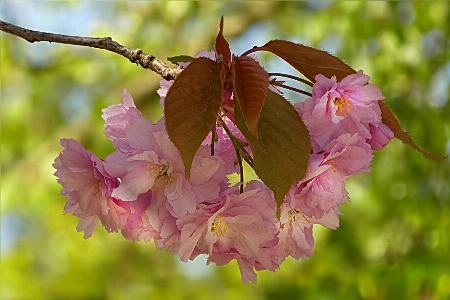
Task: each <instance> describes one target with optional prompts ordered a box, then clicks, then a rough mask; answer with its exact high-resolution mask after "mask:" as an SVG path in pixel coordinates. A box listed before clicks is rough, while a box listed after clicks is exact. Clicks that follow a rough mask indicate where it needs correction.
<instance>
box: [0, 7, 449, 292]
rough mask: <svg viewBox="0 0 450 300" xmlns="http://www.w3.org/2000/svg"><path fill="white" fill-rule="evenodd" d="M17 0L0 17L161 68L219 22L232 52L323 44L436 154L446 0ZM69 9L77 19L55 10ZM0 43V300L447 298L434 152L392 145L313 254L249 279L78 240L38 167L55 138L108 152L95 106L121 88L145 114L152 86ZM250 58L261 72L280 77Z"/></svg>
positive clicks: (110, 69) (54, 188)
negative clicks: (115, 48)
mask: <svg viewBox="0 0 450 300" xmlns="http://www.w3.org/2000/svg"><path fill="white" fill-rule="evenodd" d="M18 3H21V4H20V5H19V4H17V3H16V4H13V2H9V1H4V2H1V3H0V19H2V20H4V21H7V22H11V23H15V24H16V25H19V26H23V27H28V28H30V29H35V30H41V31H49V32H55V33H65V34H72V35H89V36H111V37H112V38H113V39H114V40H116V41H118V42H119V43H121V44H122V45H126V46H128V47H134V48H141V49H142V50H143V51H144V52H146V53H151V54H153V55H155V56H157V57H158V58H160V59H163V60H166V58H167V57H169V56H175V55H180V54H186V55H194V54H195V53H196V52H197V51H199V50H203V49H205V50H211V49H212V47H213V43H214V39H215V36H216V35H217V32H218V24H219V19H220V16H221V15H223V16H224V35H225V37H226V38H227V39H228V41H229V42H230V45H231V48H232V51H241V52H238V53H236V54H240V53H242V52H243V51H244V50H246V49H240V48H239V47H241V46H240V45H243V44H245V43H244V42H245V41H246V40H251V41H255V43H258V44H257V45H258V46H260V45H262V44H264V43H265V42H267V41H268V40H270V39H287V40H291V41H294V42H302V43H305V44H307V45H310V46H313V47H317V48H320V49H325V50H328V51H333V52H334V54H335V55H337V56H338V57H340V58H341V59H343V60H344V61H345V62H347V63H348V64H349V65H350V66H352V67H353V68H354V69H356V70H358V69H363V70H364V71H365V73H366V74H368V75H370V76H371V83H375V84H377V85H378V86H379V87H380V88H381V89H382V90H383V93H384V95H385V96H386V98H387V99H386V103H387V104H388V106H389V107H391V108H392V109H393V111H394V112H395V114H396V115H397V116H398V118H399V120H400V122H401V124H402V125H403V127H404V128H405V130H407V131H409V132H410V133H411V135H412V136H413V138H414V140H415V141H416V142H417V144H419V145H420V146H422V147H424V148H425V149H427V150H430V151H432V152H434V153H435V154H438V155H449V154H450V103H449V93H450V50H449V49H450V26H448V25H449V20H450V5H449V4H448V2H447V1H424V2H380V1H377V2H363V1H361V2H360V1H350V2H346V1H343V2H336V3H333V2H314V3H307V2H276V1H274V2H271V1H263V2H259V1H250V2H242V3H238V2H187V1H186V2H168V1H158V2H147V1H143V2H139V1H130V2H76V1H67V2H18ZM86 3H88V4H86ZM27 6H29V7H28V8H27ZM30 7H31V8H30ZM22 9H23V10H24V11H23V12H24V13H25V12H26V10H27V9H32V10H33V14H34V15H35V16H36V17H35V18H36V20H35V22H34V23H33V22H32V21H33V20H32V19H31V20H24V19H21V18H18V17H17V16H19V15H20V14H21V11H19V10H22ZM83 9H85V10H86V12H87V16H85V17H84V19H80V20H78V21H77V22H75V21H74V20H73V19H74V18H69V17H68V16H70V14H72V13H77V14H80V11H83ZM14 11H15V13H14ZM45 14H53V18H52V21H51V22H44V20H45ZM69 20H71V21H70V22H69ZM15 21H17V22H15ZM25 21H28V23H27V22H25ZM22 22H23V23H22ZM68 22H69V23H68ZM30 24H31V25H30ZM80 24H84V25H83V26H84V27H83V28H84V30H81V29H79V28H78V27H77V25H80ZM86 24H88V25H86ZM32 25H33V26H32ZM0 38H1V52H0V55H1V57H0V76H1V77H0V78H1V82H0V84H1V85H0V86H1V101H2V107H1V129H2V132H1V138H2V140H1V159H2V161H1V163H2V166H1V167H2V170H1V179H2V181H1V226H2V228H1V230H2V236H1V238H2V252H1V261H0V264H1V265H0V267H1V271H0V276H1V287H0V298H1V299H150V298H152V299H211V298H212V297H213V298H215V299H449V297H450V296H449V295H450V234H449V229H450V176H449V175H450V174H449V173H450V171H449V170H450V163H449V159H448V158H447V159H446V160H441V161H429V160H426V159H425V158H424V157H423V156H422V155H421V154H420V153H418V152H416V151H414V150H412V149H411V148H409V147H407V146H405V145H403V144H402V143H401V142H399V141H397V140H394V141H392V142H391V143H390V144H389V145H388V147H387V148H386V149H384V150H382V151H380V152H377V153H376V157H375V159H374V162H373V164H372V170H373V171H372V173H370V174H363V175H360V176H357V177H355V178H352V179H351V180H350V181H348V182H347V188H348V191H349V194H350V199H351V200H352V202H350V203H346V204H344V205H343V206H342V207H341V210H342V212H343V214H344V215H343V216H341V218H340V219H341V225H340V228H339V229H338V230H336V231H333V230H329V229H324V228H319V227H317V228H316V229H315V237H316V244H315V248H314V250H315V255H314V257H313V258H310V259H307V260H304V261H295V260H293V259H287V260H286V261H285V262H284V263H283V264H282V265H281V268H280V270H278V271H277V272H276V273H272V272H269V271H264V272H259V274H258V283H257V284H256V285H243V284H241V281H240V274H239V270H238V267H237V264H236V263H231V264H229V265H227V266H224V267H216V266H214V265H210V266H207V267H206V266H203V265H204V264H205V258H204V257H199V258H198V259H197V260H196V261H194V262H192V263H188V264H184V263H181V262H179V259H178V257H177V256H176V255H174V254H171V253H167V252H166V251H158V250H156V249H155V247H154V245H153V243H152V242H151V243H148V244H146V243H143V242H137V243H132V242H130V241H126V240H124V239H123V238H122V237H121V236H120V234H118V233H115V234H107V233H106V232H105V231H104V230H103V228H101V227H97V229H96V230H95V232H94V235H93V236H92V237H91V238H90V239H88V240H84V239H83V234H82V233H78V232H77V231H76V224H77V222H78V219H77V218H75V217H73V216H71V215H62V211H63V207H64V204H65V201H66V199H65V198H63V197H62V196H59V195H58V194H59V192H60V189H61V187H60V186H59V185H58V184H57V182H56V178H55V177H54V176H53V173H54V170H53V168H52V166H51V165H52V162H53V160H54V158H55V157H56V156H57V155H58V153H59V152H60V151H61V147H60V146H59V139H60V138H63V137H69V138H74V139H76V140H78V141H80V142H81V143H82V144H84V145H85V147H86V148H87V149H88V150H90V151H92V152H93V153H95V154H97V155H98V156H100V157H104V156H105V155H107V154H108V153H110V152H111V151H112V150H113V148H112V145H111V143H110V142H109V141H108V140H107V139H106V138H104V136H103V128H102V126H103V120H102V119H101V117H100V116H101V109H102V108H105V107H107V106H109V105H112V104H116V103H119V102H120V101H121V90H122V89H123V88H124V87H126V88H127V89H128V91H129V92H130V94H131V95H132V97H133V98H134V100H135V102H136V105H137V107H138V108H139V109H140V110H141V111H142V113H143V115H144V116H145V117H147V118H149V119H151V120H153V121H156V120H157V119H158V118H159V116H160V113H161V108H160V107H159V98H158V95H157V94H156V89H157V88H158V82H159V80H160V77H158V75H156V74H155V73H152V72H151V71H149V70H144V69H142V68H140V67H137V66H135V65H133V64H131V63H130V62H129V61H127V60H126V59H125V58H123V57H121V56H118V55H116V54H113V53H109V52H106V51H103V50H97V49H88V48H83V47H78V46H70V45H59V44H48V43H35V44H29V43H27V42H26V41H24V40H22V39H19V38H18V37H14V36H11V35H8V34H6V33H4V32H0ZM263 38H264V39H263ZM252 46H253V45H249V46H248V47H252ZM236 49H238V50H236ZM261 60H262V63H263V65H264V66H265V68H266V70H268V71H269V72H270V71H272V72H277V71H284V70H285V68H286V67H285V66H283V65H282V64H281V62H280V61H275V62H274V61H272V60H271V57H268V56H265V55H262V56H261Z"/></svg>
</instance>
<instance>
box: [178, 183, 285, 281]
mask: <svg viewBox="0 0 450 300" xmlns="http://www.w3.org/2000/svg"><path fill="white" fill-rule="evenodd" d="M222 196H223V198H222V199H221V200H219V201H218V202H215V203H211V204H207V205H206V204H202V205H199V206H198V209H197V210H196V211H195V212H194V213H192V214H188V215H184V216H182V217H180V218H179V219H178V220H177V222H176V224H177V227H178V229H179V230H180V231H181V235H180V241H181V246H180V249H179V255H180V258H181V260H182V261H187V260H188V259H193V258H195V257H196V256H197V255H198V254H200V253H208V255H209V257H208V264H209V263H211V262H214V263H216V264H217V265H222V264H226V263H228V262H229V261H230V260H232V259H236V260H237V261H238V264H239V266H240V268H241V274H242V278H243V282H247V281H253V282H256V274H255V273H254V271H253V269H256V270H266V269H269V270H272V271H274V270H275V269H277V268H278V267H279V264H280V263H281V261H282V259H280V257H279V256H278V255H277V254H276V253H275V245H276V244H277V242H278V239H277V237H276V233H277V230H278V229H277V224H278V219H277V217H276V204H275V199H274V198H273V195H272V193H271V192H270V190H268V188H267V187H265V185H264V184H262V183H261V182H250V183H249V184H248V185H247V187H246V189H245V191H244V193H242V194H239V193H238V190H237V188H233V189H232V192H229V191H228V192H224V193H223V194H222Z"/></svg>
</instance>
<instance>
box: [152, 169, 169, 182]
mask: <svg viewBox="0 0 450 300" xmlns="http://www.w3.org/2000/svg"><path fill="white" fill-rule="evenodd" d="M151 168H152V169H154V170H156V180H155V185H156V186H158V184H159V181H160V180H161V178H165V179H166V180H167V182H168V183H170V174H169V166H168V165H164V164H162V165H159V166H158V165H157V166H151Z"/></svg>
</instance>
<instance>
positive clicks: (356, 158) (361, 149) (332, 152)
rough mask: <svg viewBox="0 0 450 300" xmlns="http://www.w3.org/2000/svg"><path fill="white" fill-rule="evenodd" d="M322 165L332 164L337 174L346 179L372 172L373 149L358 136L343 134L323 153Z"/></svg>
mask: <svg viewBox="0 0 450 300" xmlns="http://www.w3.org/2000/svg"><path fill="white" fill-rule="evenodd" d="M323 157H324V158H323V162H322V163H321V165H325V164H327V163H328V164H331V166H332V169H333V170H334V171H335V172H339V173H340V174H341V175H343V176H344V177H347V178H348V177H350V176H351V175H357V174H360V173H361V172H370V168H369V166H370V163H371V162H372V159H373V154H372V149H371V148H370V145H369V144H367V143H366V142H365V140H364V139H363V138H361V137H360V136H358V134H353V135H351V134H349V133H346V134H341V135H340V136H339V137H338V138H337V139H334V140H332V141H331V142H330V143H329V145H328V148H327V149H326V150H325V152H324V153H323Z"/></svg>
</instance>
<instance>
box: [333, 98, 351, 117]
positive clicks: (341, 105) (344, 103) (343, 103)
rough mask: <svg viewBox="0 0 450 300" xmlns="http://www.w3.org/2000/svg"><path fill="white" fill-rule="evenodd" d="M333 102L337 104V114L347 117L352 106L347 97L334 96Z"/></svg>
mask: <svg viewBox="0 0 450 300" xmlns="http://www.w3.org/2000/svg"><path fill="white" fill-rule="evenodd" d="M333 104H334V105H336V106H337V108H336V116H342V117H345V116H346V115H347V112H348V109H349V108H350V102H349V101H348V100H347V99H345V96H342V97H339V98H334V100H333Z"/></svg>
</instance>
